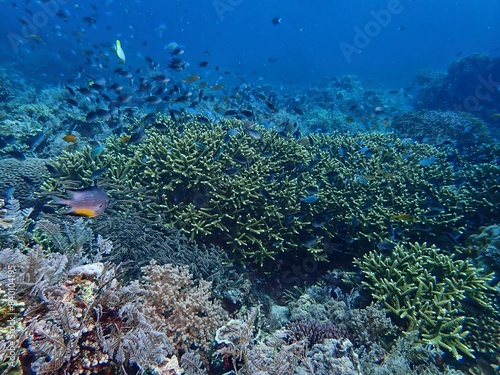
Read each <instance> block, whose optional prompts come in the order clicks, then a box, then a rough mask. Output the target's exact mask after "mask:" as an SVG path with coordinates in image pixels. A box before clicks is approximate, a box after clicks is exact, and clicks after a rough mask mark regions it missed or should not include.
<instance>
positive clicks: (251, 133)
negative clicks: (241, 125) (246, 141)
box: [245, 128, 262, 141]
mask: <svg viewBox="0 0 500 375" xmlns="http://www.w3.org/2000/svg"><path fill="white" fill-rule="evenodd" d="M245 131H246V132H247V134H248V135H249V136H250V138H253V139H255V140H257V141H258V140H261V139H262V133H261V132H260V131H258V130H256V129H252V128H245Z"/></svg>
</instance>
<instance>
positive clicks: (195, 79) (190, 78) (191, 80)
mask: <svg viewBox="0 0 500 375" xmlns="http://www.w3.org/2000/svg"><path fill="white" fill-rule="evenodd" d="M199 79H200V76H197V75H192V76H189V77H187V78H186V79H185V80H183V82H185V83H192V82H196V81H198V80H199Z"/></svg>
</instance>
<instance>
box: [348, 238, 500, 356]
mask: <svg viewBox="0 0 500 375" xmlns="http://www.w3.org/2000/svg"><path fill="white" fill-rule="evenodd" d="M355 263H356V264H357V265H358V266H359V267H360V269H361V271H362V272H363V274H364V276H365V281H363V286H364V287H365V288H366V289H367V290H369V291H370V292H371V293H372V295H373V297H374V298H375V299H377V300H379V301H381V302H382V303H383V305H384V307H385V309H386V310H387V312H388V313H389V314H390V315H391V317H392V318H393V319H394V321H395V322H396V323H398V324H399V325H401V326H402V328H403V329H404V330H405V331H406V332H411V331H414V330H417V331H418V332H419V339H420V340H421V341H422V342H424V343H426V344H431V345H433V346H434V347H436V348H437V349H441V350H444V351H447V352H449V353H451V354H453V356H454V357H455V358H461V357H462V354H465V355H467V356H469V357H474V354H473V352H474V350H476V351H477V350H478V349H479V348H478V346H477V345H474V343H471V342H469V341H468V340H467V335H468V327H470V325H469V323H470V322H472V321H473V320H474V319H479V318H480V316H481V315H483V316H488V315H490V316H492V315H493V314H494V311H493V306H492V302H493V297H492V295H493V288H491V286H490V285H489V283H490V282H491V281H492V278H493V275H492V274H485V273H484V272H482V270H481V269H478V268H476V267H474V266H473V265H472V264H471V263H470V262H468V261H464V260H455V259H454V258H453V256H450V255H446V254H443V253H442V252H441V251H440V250H439V249H438V248H436V247H435V246H427V245H426V244H425V243H424V244H422V245H419V244H417V243H415V244H410V245H409V247H405V246H403V245H397V246H396V247H395V248H394V250H393V252H392V254H391V255H382V254H379V253H377V252H375V251H372V252H370V253H368V254H365V255H364V256H363V258H362V259H356V260H355ZM469 304H475V305H476V306H477V307H478V308H477V312H476V313H475V314H474V313H473V311H471V310H469V309H468V307H467V306H468V305H469ZM482 340H483V341H486V339H485V338H483V339H482Z"/></svg>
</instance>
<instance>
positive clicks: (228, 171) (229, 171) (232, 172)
mask: <svg viewBox="0 0 500 375" xmlns="http://www.w3.org/2000/svg"><path fill="white" fill-rule="evenodd" d="M238 172H239V169H238V168H236V167H227V168H226V169H224V173H225V174H227V175H228V176H231V177H232V176H236V175H237V174H238Z"/></svg>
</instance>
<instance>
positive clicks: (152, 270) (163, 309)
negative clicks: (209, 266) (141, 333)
mask: <svg viewBox="0 0 500 375" xmlns="http://www.w3.org/2000/svg"><path fill="white" fill-rule="evenodd" d="M143 272H144V277H143V282H142V284H143V287H144V288H146V289H147V290H148V293H147V297H148V298H147V299H146V300H145V301H144V302H143V304H142V306H141V312H142V313H143V314H144V315H145V316H148V317H149V318H150V319H151V320H152V321H154V322H155V323H156V324H157V325H158V326H160V327H163V330H164V332H166V334H167V336H168V337H169V338H171V339H172V341H173V343H174V345H175V346H176V348H177V349H186V348H188V347H189V346H190V345H196V346H198V347H200V348H201V349H202V350H204V351H205V352H208V351H209V345H210V343H211V341H212V340H213V338H214V336H215V331H216V329H217V328H218V327H219V326H221V325H222V323H223V322H224V321H226V319H227V313H226V312H225V311H224V310H223V309H222V307H221V306H220V304H219V303H218V302H217V301H212V299H211V292H210V288H211V283H210V282H208V281H205V280H199V281H198V282H197V283H195V282H194V281H193V279H192V275H191V274H190V273H189V271H188V269H187V267H174V266H172V265H171V264H166V265H163V266H160V265H157V264H156V263H155V262H154V261H151V263H150V264H149V265H147V266H145V267H143Z"/></svg>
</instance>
